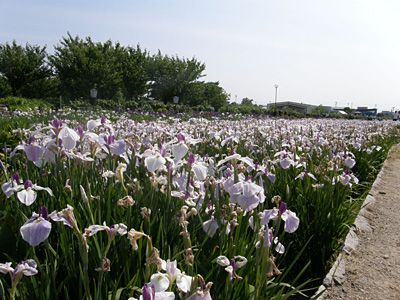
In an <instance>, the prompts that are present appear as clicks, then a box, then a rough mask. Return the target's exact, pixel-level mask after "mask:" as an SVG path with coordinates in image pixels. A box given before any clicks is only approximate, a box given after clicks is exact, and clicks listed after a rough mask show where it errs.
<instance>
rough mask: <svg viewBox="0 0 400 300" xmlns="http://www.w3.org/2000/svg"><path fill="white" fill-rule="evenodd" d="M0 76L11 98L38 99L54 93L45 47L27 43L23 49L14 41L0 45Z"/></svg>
mask: <svg viewBox="0 0 400 300" xmlns="http://www.w3.org/2000/svg"><path fill="white" fill-rule="evenodd" d="M0 75H1V77H2V81H4V80H5V81H6V82H7V83H8V84H6V85H5V88H6V87H7V86H9V87H10V88H11V94H12V95H13V96H23V97H26V98H40V97H47V96H50V94H51V93H52V92H54V81H53V80H52V78H51V76H52V70H51V68H50V66H49V64H48V61H47V53H46V47H42V48H41V47H39V46H36V45H29V44H28V43H27V44H26V45H25V47H23V46H20V45H17V43H16V42H15V41H13V43H12V44H11V45H10V44H9V43H6V44H2V45H0Z"/></svg>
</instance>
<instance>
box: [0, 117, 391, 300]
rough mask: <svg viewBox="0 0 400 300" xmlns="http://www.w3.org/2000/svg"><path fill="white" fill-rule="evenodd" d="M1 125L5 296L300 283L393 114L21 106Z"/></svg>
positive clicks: (328, 247)
mask: <svg viewBox="0 0 400 300" xmlns="http://www.w3.org/2000/svg"><path fill="white" fill-rule="evenodd" d="M0 141H2V142H3V143H4V144H3V145H1V147H2V148H3V149H2V151H1V154H0V155H1V166H0V167H1V172H2V173H1V176H0V182H1V188H2V195H1V198H0V298H3V299H93V300H95V299H131V300H132V299H144V300H154V299H187V300H194V299H197V300H199V299H287V298H289V297H291V298H292V297H293V298H297V299H301V298H304V297H308V296H310V295H313V293H314V292H315V291H316V287H317V286H318V285H319V284H320V283H321V280H322V279H323V277H324V276H325V274H326V271H327V269H329V266H330V262H332V260H333V259H334V258H335V254H336V253H337V251H338V250H339V249H340V247H341V245H342V242H343V240H344V237H345V234H346V233H347V231H348V229H349V226H351V224H352V223H353V222H354V220H355V217H356V215H357V212H358V210H359V209H360V207H361V205H362V200H363V199H364V198H365V195H366V194H367V193H368V191H369V188H370V186H371V185H372V183H373V181H374V179H375V177H376V175H377V174H378V172H379V170H380V167H381V165H382V163H383V162H384V160H385V159H386V157H387V155H388V151H389V150H390V148H391V146H392V145H393V144H394V143H397V142H398V128H397V127H396V123H395V122H392V121H363V120H334V119H305V118H304V119H274V118H267V117H261V116H245V115H230V114H218V115H213V114H204V115H203V114H196V115H195V116H193V115H185V114H149V113H146V114H142V113H137V112H123V111H119V112H112V111H97V112H95V111H72V110H64V111H61V110H60V111H55V112H49V111H44V112H43V111H37V110H29V111H27V112H18V113H15V114H14V115H12V116H6V115H5V116H2V117H1V118H0ZM7 274H9V275H7Z"/></svg>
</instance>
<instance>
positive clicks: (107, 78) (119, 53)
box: [50, 33, 124, 99]
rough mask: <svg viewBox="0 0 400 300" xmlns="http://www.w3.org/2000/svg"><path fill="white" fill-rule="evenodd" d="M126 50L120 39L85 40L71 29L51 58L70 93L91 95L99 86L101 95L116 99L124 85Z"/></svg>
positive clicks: (69, 95)
mask: <svg viewBox="0 0 400 300" xmlns="http://www.w3.org/2000/svg"><path fill="white" fill-rule="evenodd" d="M123 53H124V48H123V47H121V46H120V44H119V43H116V44H115V46H113V44H112V42H111V41H110V40H108V41H107V42H105V43H104V44H103V43H100V42H98V43H94V42H93V41H92V39H91V38H90V37H87V38H86V39H85V40H82V39H80V38H79V37H78V36H76V37H75V38H73V37H72V36H71V34H70V33H68V37H63V39H62V41H61V44H60V45H58V46H56V47H55V53H54V55H52V56H51V58H50V60H51V63H52V65H53V67H54V70H55V73H56V75H57V76H58V78H59V80H60V85H61V90H62V92H63V94H64V95H66V96H67V97H70V98H72V99H76V98H80V97H82V98H88V97H89V91H90V89H91V88H93V87H96V89H97V90H98V98H103V99H112V98H113V97H114V96H115V94H116V93H117V92H118V91H119V90H120V88H121V86H122V65H121V64H122V62H123V59H122V57H123Z"/></svg>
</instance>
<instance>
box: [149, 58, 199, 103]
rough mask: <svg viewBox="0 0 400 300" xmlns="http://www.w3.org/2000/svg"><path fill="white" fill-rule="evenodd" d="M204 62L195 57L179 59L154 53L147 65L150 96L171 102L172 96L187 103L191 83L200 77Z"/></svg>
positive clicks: (180, 101)
mask: <svg viewBox="0 0 400 300" xmlns="http://www.w3.org/2000/svg"><path fill="white" fill-rule="evenodd" d="M204 70H205V64H203V63H200V62H198V61H197V60H196V59H195V58H192V59H180V58H178V57H177V56H173V57H169V56H167V55H166V56H163V55H162V54H161V52H158V54H157V55H154V56H153V57H152V58H151V59H150V61H149V65H148V74H149V80H150V96H151V97H152V98H154V99H157V100H161V101H164V103H168V102H172V99H173V97H174V96H178V97H179V103H181V104H188V103H189V102H190V100H189V99H188V95H191V94H192V84H193V83H195V82H196V81H197V80H198V79H199V78H201V77H202V76H204V75H202V73H203V71H204Z"/></svg>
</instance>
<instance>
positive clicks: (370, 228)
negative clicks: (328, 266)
mask: <svg viewBox="0 0 400 300" xmlns="http://www.w3.org/2000/svg"><path fill="white" fill-rule="evenodd" d="M366 200H367V201H366V202H368V204H366V205H365V206H364V208H363V209H362V211H361V212H360V215H359V218H358V219H357V222H356V224H357V227H356V228H355V229H354V230H353V231H352V236H351V237H349V238H348V240H347V242H346V243H347V244H348V245H349V246H348V247H347V248H346V247H345V248H346V249H345V250H346V251H343V253H342V254H341V258H342V259H341V261H340V264H339V267H338V268H336V269H335V270H336V275H335V276H334V277H333V280H331V282H330V278H329V276H328V278H327V279H326V281H325V283H326V284H328V285H332V287H329V288H328V291H327V292H326V293H324V295H323V296H322V297H321V298H320V299H337V300H341V299H343V300H344V299H346V300H370V299H371V300H372V299H373V300H377V299H382V300H383V299H396V300H399V299H400V145H397V146H394V147H393V148H392V149H391V152H390V154H389V157H388V159H387V160H386V162H385V164H384V166H383V169H382V171H381V173H380V174H379V176H378V179H377V181H376V182H375V184H374V186H373V188H372V190H371V193H370V196H369V197H368V198H367V199H366Z"/></svg>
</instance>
